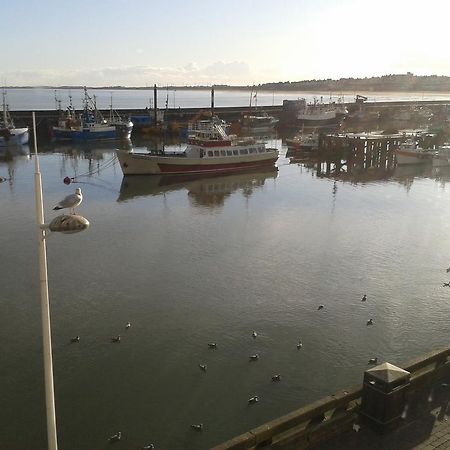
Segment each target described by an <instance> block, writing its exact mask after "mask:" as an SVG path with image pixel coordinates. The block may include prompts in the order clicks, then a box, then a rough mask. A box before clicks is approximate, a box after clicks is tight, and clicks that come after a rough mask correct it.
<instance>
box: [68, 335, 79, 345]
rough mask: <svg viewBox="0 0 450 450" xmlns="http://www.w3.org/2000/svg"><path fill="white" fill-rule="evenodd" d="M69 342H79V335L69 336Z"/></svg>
mask: <svg viewBox="0 0 450 450" xmlns="http://www.w3.org/2000/svg"><path fill="white" fill-rule="evenodd" d="M70 342H73V343H75V342H80V336H75V337H73V338H71V339H70Z"/></svg>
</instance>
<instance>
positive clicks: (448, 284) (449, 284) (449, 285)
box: [442, 281, 450, 287]
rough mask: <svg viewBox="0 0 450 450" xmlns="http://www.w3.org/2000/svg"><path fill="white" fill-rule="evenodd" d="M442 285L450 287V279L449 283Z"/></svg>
mask: <svg viewBox="0 0 450 450" xmlns="http://www.w3.org/2000/svg"><path fill="white" fill-rule="evenodd" d="M442 287H450V281H449V282H448V283H444V284H443V285H442Z"/></svg>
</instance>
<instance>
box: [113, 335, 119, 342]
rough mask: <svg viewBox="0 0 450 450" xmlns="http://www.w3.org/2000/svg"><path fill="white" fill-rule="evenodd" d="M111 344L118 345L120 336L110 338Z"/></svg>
mask: <svg viewBox="0 0 450 450" xmlns="http://www.w3.org/2000/svg"><path fill="white" fill-rule="evenodd" d="M111 342H117V343H120V334H119V335H118V336H117V337H115V338H111Z"/></svg>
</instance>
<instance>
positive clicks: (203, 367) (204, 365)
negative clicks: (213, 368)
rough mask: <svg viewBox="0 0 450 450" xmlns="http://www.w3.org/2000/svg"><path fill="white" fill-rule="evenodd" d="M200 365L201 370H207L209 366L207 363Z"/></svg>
mask: <svg viewBox="0 0 450 450" xmlns="http://www.w3.org/2000/svg"><path fill="white" fill-rule="evenodd" d="M198 367H200V370H203V372H206V369H207V368H208V367H207V366H206V364H199V365H198Z"/></svg>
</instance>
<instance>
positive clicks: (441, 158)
mask: <svg viewBox="0 0 450 450" xmlns="http://www.w3.org/2000/svg"><path fill="white" fill-rule="evenodd" d="M431 163H432V165H433V167H446V166H450V143H448V142H447V143H445V144H443V145H440V146H438V147H437V149H436V150H435V152H434V154H433V158H432V160H431Z"/></svg>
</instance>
